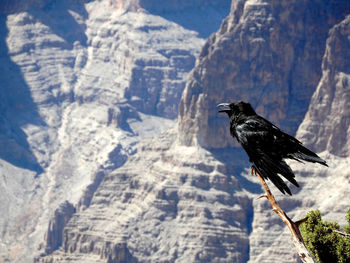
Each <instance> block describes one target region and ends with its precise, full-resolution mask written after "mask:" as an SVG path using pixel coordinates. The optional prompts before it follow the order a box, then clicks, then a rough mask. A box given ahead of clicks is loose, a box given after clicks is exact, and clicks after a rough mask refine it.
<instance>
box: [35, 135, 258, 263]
mask: <svg viewBox="0 0 350 263" xmlns="http://www.w3.org/2000/svg"><path fill="white" fill-rule="evenodd" d="M176 137H177V134H176V130H170V131H168V132H166V133H164V134H163V135H161V136H159V137H157V138H156V139H153V140H151V141H148V142H145V143H143V144H142V145H141V146H140V149H139V151H138V153H137V154H135V155H134V156H132V157H130V158H129V160H128V161H127V163H126V164H125V165H124V166H122V167H121V168H119V169H117V170H115V171H114V172H112V173H110V174H109V175H107V176H106V177H105V178H104V180H103V182H102V183H101V184H100V186H99V188H98V189H97V191H96V192H95V194H94V196H93V199H92V201H91V204H90V206H89V207H88V208H87V209H85V210H84V211H82V212H79V213H77V214H75V215H74V216H73V218H72V219H71V220H70V221H69V223H68V225H67V226H66V228H65V230H64V240H63V243H64V245H63V246H62V247H61V248H60V249H59V250H57V251H55V252H54V253H52V254H51V255H48V256H46V257H44V258H41V259H40V260H41V261H40V262H59V260H61V259H64V258H67V257H68V256H69V255H72V256H73V257H78V256H80V259H79V260H77V261H78V262H83V260H85V259H86V256H87V255H92V256H98V257H99V258H100V260H101V259H103V258H104V256H103V255H102V254H101V253H102V251H105V249H104V248H105V247H106V246H107V245H108V244H111V245H112V246H122V245H123V244H125V245H126V247H127V249H128V251H129V252H130V254H131V255H132V257H133V258H135V259H136V260H137V261H139V262H175V261H176V262H246V261H247V260H248V258H247V256H248V251H249V240H248V233H249V231H250V230H251V229H250V228H249V226H250V220H251V217H250V215H249V211H251V208H252V206H251V200H250V199H249V198H248V196H247V194H246V192H245V191H244V190H243V188H242V185H241V183H239V180H238V179H237V178H235V177H232V176H231V175H230V174H232V172H233V171H236V170H237V171H238V169H239V167H240V166H242V163H244V160H241V161H239V160H236V163H234V164H232V165H230V166H229V165H225V164H224V163H222V162H221V161H219V160H218V159H220V158H221V159H222V160H223V159H225V158H227V156H226V157H225V155H221V154H220V153H218V155H217V157H216V158H215V157H214V156H213V154H212V153H210V152H208V151H206V150H204V149H201V148H196V147H183V146H179V145H178V143H177V141H176ZM219 157H220V158H219ZM252 185H253V184H252ZM50 260H52V261H50ZM105 262H107V261H105ZM113 262H119V261H113Z"/></svg>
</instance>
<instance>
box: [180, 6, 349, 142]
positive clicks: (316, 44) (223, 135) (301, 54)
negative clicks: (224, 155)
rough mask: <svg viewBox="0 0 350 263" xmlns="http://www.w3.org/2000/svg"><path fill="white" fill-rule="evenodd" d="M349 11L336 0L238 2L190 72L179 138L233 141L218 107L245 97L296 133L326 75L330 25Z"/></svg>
mask: <svg viewBox="0 0 350 263" xmlns="http://www.w3.org/2000/svg"><path fill="white" fill-rule="evenodd" d="M340 6H341V7H340ZM348 11H349V6H348V5H347V4H346V3H343V5H341V3H332V1H304V2H303V3H300V2H299V1H243V0H240V1H233V2H232V7H231V12H230V15H229V16H228V17H227V18H226V19H225V20H224V22H223V24H222V26H221V28H220V30H219V31H218V32H217V33H216V34H213V35H212V36H211V37H210V38H209V40H208V41H207V43H206V44H205V46H204V48H203V49H202V51H201V53H200V55H199V57H198V59H197V62H196V67H195V69H194V70H193V71H192V72H191V74H190V76H189V80H188V82H187V85H186V89H185V91H184V93H183V96H182V99H181V102H180V106H179V136H180V140H181V142H182V143H183V144H185V145H196V144H199V145H201V146H203V147H207V148H224V147H226V146H228V145H233V141H232V139H231V138H230V135H229V132H228V129H227V126H226V125H225V124H224V123H225V122H226V119H224V118H218V114H217V110H216V108H215V106H216V105H217V104H218V103H220V102H222V101H223V100H225V101H235V100H236V101H237V100H244V101H248V102H250V103H251V104H252V105H253V107H254V108H256V110H257V112H258V113H260V114H262V115H263V116H265V117H266V118H268V119H269V120H271V121H272V122H274V123H275V124H278V125H279V126H282V128H283V129H284V130H285V131H287V132H289V133H291V134H294V133H295V132H296V129H297V127H298V125H299V124H300V122H301V121H302V119H303V118H304V115H305V113H306V111H307V108H308V104H309V100H310V98H311V95H312V94H313V92H314V90H315V87H316V86H317V83H318V81H319V80H320V78H321V68H320V64H321V60H322V56H323V54H324V49H325V41H326V39H327V34H328V30H329V29H330V28H331V27H332V26H333V25H334V24H335V23H336V22H337V21H340V20H341V19H343V17H344V14H346V12H348ZM321 25H322V26H321ZM316 29H317V30H316ZM225 117H226V116H225Z"/></svg>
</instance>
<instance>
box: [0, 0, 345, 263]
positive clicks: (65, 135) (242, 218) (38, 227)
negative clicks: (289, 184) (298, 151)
mask: <svg viewBox="0 0 350 263" xmlns="http://www.w3.org/2000/svg"><path fill="white" fill-rule="evenodd" d="M20 2H21V1H14V2H12V3H14V4H16V3H17V4H18V3H20ZM157 2H158V1H141V0H139V1H133V0H130V1H109V0H103V1H89V2H87V3H83V2H81V1H70V0H66V1H48V2H45V3H46V4H44V5H43V6H41V4H40V3H42V2H40V1H29V2H28V3H29V4H28V6H29V7H27V6H25V9H22V7H18V6H11V5H10V2H9V1H6V5H5V6H6V10H5V11H3V10H2V12H5V13H6V15H2V16H1V19H2V20H1V23H2V25H3V26H2V27H1V30H2V31H1V32H0V34H1V35H0V41H1V43H3V45H0V51H1V52H0V54H1V58H0V59H1V63H0V67H1V68H2V69H4V72H5V73H6V74H2V75H1V76H0V78H1V81H0V88H1V91H2V92H1V97H0V107H1V109H2V110H3V113H4V114H3V116H2V117H1V118H2V119H1V122H0V128H1V131H4V132H3V133H1V137H0V139H1V140H2V142H4V144H5V145H11V147H12V145H14V146H13V147H12V148H11V147H8V149H7V148H5V149H1V150H0V157H1V158H2V159H3V160H0V165H1V166H0V168H1V169H0V175H1V177H0V178H1V185H0V187H1V188H0V189H1V191H0V193H1V194H0V200H1V201H2V202H1V203H2V204H4V205H3V206H2V207H1V210H2V211H1V213H2V214H3V215H4V216H3V217H1V219H0V220H1V227H3V228H2V229H1V235H2V236H1V237H2V238H1V244H0V245H1V246H0V255H1V258H3V259H4V261H5V262H6V261H10V262H29V261H31V260H32V259H33V256H34V255H35V256H36V259H35V261H36V262H45V263H46V262H50V263H54V262H91V263H92V262H101V263H102V262H237V263H238V262H249V263H258V262H259V263H264V262H265V263H267V262H268V263H274V262H276V263H277V262H278V263H279V262H281V258H283V262H287V263H296V262H298V259H297V257H296V255H295V253H294V248H293V245H292V242H291V240H290V238H289V235H288V233H287V232H285V228H284V226H283V225H282V224H281V222H280V221H279V218H278V217H276V216H275V215H274V213H273V212H272V211H270V207H269V204H268V203H266V202H264V201H263V200H255V198H256V196H257V195H259V194H260V193H261V189H260V186H259V184H257V181H256V178H254V177H251V176H248V174H249V171H248V170H247V169H246V168H248V167H249V164H248V161H247V158H246V156H245V154H244V153H243V152H242V151H241V150H240V149H236V148H235V147H229V146H232V145H233V144H234V140H233V139H232V138H231V137H230V136H229V135H228V127H227V118H224V116H223V117H222V118H221V117H219V116H218V114H217V110H216V108H215V105H216V104H217V103H219V102H222V101H224V100H227V101H230V100H238V99H242V100H248V101H250V102H251V103H252V104H253V106H254V107H255V108H256V109H257V111H258V112H259V113H260V114H262V115H264V116H265V117H267V118H268V119H270V120H271V121H273V122H274V123H276V124H278V125H280V126H282V127H283V129H284V130H286V131H288V132H290V133H294V132H295V131H296V130H297V128H298V126H299V124H300V122H301V121H303V122H302V124H301V126H300V128H299V130H298V133H297V135H298V137H299V138H301V139H302V140H304V142H305V143H306V144H307V146H309V147H311V148H314V149H316V150H318V151H323V152H322V153H320V154H321V156H322V157H323V158H324V159H326V160H327V162H328V164H329V166H330V167H329V168H328V169H327V168H323V167H319V166H316V165H315V166H312V165H305V166H304V165H302V164H295V163H294V164H292V167H293V169H294V170H295V171H296V174H297V180H298V182H300V185H301V188H299V189H295V188H293V189H292V191H293V197H292V198H291V197H287V196H281V195H278V194H276V197H277V199H278V200H279V202H280V204H281V206H282V207H283V208H284V209H285V210H286V211H287V213H288V215H290V216H291V217H292V218H293V219H300V218H301V217H303V216H304V215H305V214H306V211H307V210H309V209H311V208H313V209H315V208H318V209H320V210H321V212H322V213H323V214H324V215H326V218H327V219H329V220H338V221H340V220H341V219H342V218H343V217H344V214H345V213H344V212H345V210H346V209H347V207H348V205H349V203H348V196H349V195H350V187H349V186H350V172H349V168H348V167H349V163H350V160H349V154H348V148H347V147H348V142H349V140H348V138H349V131H348V130H347V129H346V128H347V127H348V123H347V121H348V116H347V115H348V111H347V109H348V107H347V103H348V99H347V90H348V88H349V85H348V83H347V74H348V73H347V71H346V68H347V63H348V62H347V60H346V56H344V54H345V55H346V54H347V53H348V49H347V47H348V41H349V33H348V32H349V23H348V20H349V18H347V19H345V20H344V14H347V13H350V12H349V10H350V4H348V2H338V1H337V2H336V3H335V2H334V3H333V1H317V0H316V1H311V0H310V1H303V3H300V1H298V2H297V1H277V0H276V1H274V0H271V1H266V0H264V1H263V0H261V1H260V0H258V1H256V0H255V1H253V0H249V1H243V0H237V1H233V2H232V5H231V12H230V14H229V16H228V17H227V18H226V19H225V20H224V22H223V23H222V25H221V28H220V29H219V31H218V32H217V33H216V34H214V35H212V36H211V37H210V38H209V40H208V41H207V42H206V43H205V44H204V39H203V38H202V36H204V35H209V31H210V30H209V31H206V32H204V31H199V29H198V28H199V27H200V26H198V25H201V19H202V20H203V19H205V20H208V19H207V18H208V17H211V16H212V15H213V14H216V15H215V16H214V17H215V18H216V19H217V18H218V17H220V14H221V15H222V14H223V13H222V8H223V7H224V6H225V1H207V2H205V3H203V2H202V1H197V0H193V1H181V4H179V1H167V2H166V4H164V5H158V4H157ZM30 3H32V4H33V6H32V5H30ZM226 3H227V2H226ZM38 4H39V7H38ZM199 5H202V6H203V9H202V10H200V11H198V12H195V11H193V10H199V9H197V8H194V9H193V10H192V11H191V8H193V7H198V6H199ZM34 7H35V8H34ZM18 8H19V9H18ZM216 8H218V9H216ZM24 10H26V11H25V12H24ZM171 10H173V11H171ZM215 10H221V11H217V12H216V11H215ZM204 14H205V15H204ZM184 18H188V19H184ZM180 21H182V22H180ZM183 21H189V22H187V23H185V22H183ZM206 23H207V22H206ZM213 24H214V23H213ZM193 29H196V30H198V31H193ZM330 29H331V31H329V30H330ZM201 30H203V28H202V29H201ZM196 32H197V33H196ZM328 33H329V38H328V41H327V45H326V39H327V37H328ZM19 37H20V39H19ZM202 44H204V47H203V48H202V51H201V52H200V54H199V49H200V46H201V45H202ZM325 50H326V52H325V55H324V51H325ZM198 54H199V57H198V59H197V61H196V63H195V64H194V58H195V57H196V56H197V55H198ZM323 55H324V59H323V68H322V69H321V60H322V56H323ZM193 65H194V66H195V68H194V70H193V71H192V73H191V74H190V76H189V78H188V80H187V84H186V88H185V91H184V92H183V93H182V99H181V102H180V105H179V115H178V127H177V126H176V124H175V121H174V120H173V119H171V118H173V117H174V116H176V112H177V103H178V101H177V100H178V99H180V94H181V92H182V89H183V88H184V84H185V81H186V78H187V72H188V70H189V69H190V68H191V67H192V66H193ZM8 66H10V67H8ZM13 79H14V80H13ZM318 82H319V85H318V88H317V90H316V92H315V93H314V90H315V87H316V86H317V83H318ZM322 83H323V84H322ZM12 87H15V88H16V89H15V90H16V91H17V89H18V93H14V92H13V90H12ZM313 93H314V95H313V96H312V94H313ZM318 94H321V95H322V96H320V95H318ZM310 98H311V104H310V105H309V100H310ZM320 101H321V102H322V104H320V108H318V105H319V102H320ZM338 101H339V103H338ZM308 109H309V112H308V113H307V114H306V117H305V119H304V120H303V118H304V114H305V113H306V111H307V110H308ZM327 114H331V116H333V117H328V116H327ZM164 117H167V118H164ZM169 118H170V119H169ZM323 120H326V121H323ZM224 123H225V125H224ZM330 125H333V126H330ZM331 127H336V128H337V129H335V128H331ZM344 127H345V129H343V128H344ZM169 128H172V129H169ZM164 131H166V132H164ZM162 132H164V133H162ZM315 134H316V135H318V137H317V138H319V139H314V137H312V136H315ZM152 137H154V138H152ZM337 137H338V138H339V137H340V138H341V140H342V143H339V141H337V140H336V138H337ZM141 139H142V140H144V141H143V142H142V143H141V144H139V141H140V140H141ZM11 143H12V144H11ZM136 145H138V146H136ZM10 150H11V151H10ZM1 151H3V152H1ZM6 151H9V152H6ZM1 154H2V155H1ZM3 156H4V157H3ZM5 156H6V158H8V159H6V158H5ZM8 156H9V157H8ZM23 158H24V160H25V161H22V159H23ZM4 160H5V161H4ZM271 188H272V191H274V192H275V189H274V188H273V186H272V187H271ZM65 200H69V203H65V204H64V205H63V206H61V209H58V210H56V208H57V207H59V204H61V203H62V202H64V201H65ZM71 204H74V205H71ZM74 210H76V213H74V214H73V212H74ZM55 211H56V213H55ZM49 218H52V219H51V223H50V224H49ZM69 218H70V219H69ZM47 226H49V228H48V231H47V234H46V240H44V232H45V231H46V230H47ZM43 240H44V243H45V244H42V245H41V246H40V247H41V248H42V249H41V251H37V247H38V245H39V243H40V241H41V242H43ZM45 248H46V254H45ZM33 251H34V252H33ZM39 253H44V254H41V255H40V254H39Z"/></svg>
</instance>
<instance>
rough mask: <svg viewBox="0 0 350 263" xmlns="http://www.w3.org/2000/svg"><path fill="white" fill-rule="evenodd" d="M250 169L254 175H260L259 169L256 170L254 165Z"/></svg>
mask: <svg viewBox="0 0 350 263" xmlns="http://www.w3.org/2000/svg"><path fill="white" fill-rule="evenodd" d="M250 169H251V173H252V176H254V175H255V176H257V175H258V171H257V170H256V168H255V166H254V165H252V167H251V168H250Z"/></svg>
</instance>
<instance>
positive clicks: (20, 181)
mask: <svg viewBox="0 0 350 263" xmlns="http://www.w3.org/2000/svg"><path fill="white" fill-rule="evenodd" d="M129 2H130V5H129V7H130V8H123V5H124V6H127V4H128V3H129ZM189 2H190V1H188V2H186V8H187V9H188V10H190V11H191V12H187V15H189V14H190V13H192V14H193V20H191V21H192V22H193V24H196V23H197V24H199V21H200V19H202V18H203V17H206V16H207V14H208V12H209V13H211V12H215V10H216V13H215V14H216V17H215V19H214V20H215V21H212V22H213V23H212V24H213V26H212V27H211V28H212V29H213V28H214V27H216V28H215V30H217V28H218V27H219V25H220V22H221V20H222V18H223V17H224V16H226V15H227V13H228V12H229V10H228V9H226V10H224V8H223V6H222V3H224V2H226V6H227V5H229V1H228V0H226V1H218V2H217V3H214V2H213V3H209V2H211V1H208V4H205V8H204V9H201V10H200V12H198V13H196V11H195V10H194V9H192V10H191V8H190V6H188V4H189ZM193 4H198V3H196V1H193ZM147 5H151V1H147ZM142 6H143V5H142V4H138V5H135V3H133V2H132V1H109V0H103V1H74V0H64V1H54V0H53V1H41V0H33V1H20V0H19V1H4V2H3V3H2V4H1V7H0V69H1V72H2V74H0V91H1V92H0V94H1V95H0V109H1V113H2V115H1V118H0V142H1V145H2V147H1V149H0V158H1V160H0V164H1V167H0V174H1V184H0V190H1V191H0V199H1V200H3V201H4V202H2V204H3V205H2V206H1V207H0V212H1V214H2V215H4V216H3V217H2V218H1V225H0V229H1V231H0V233H1V238H0V240H1V242H0V258H1V259H4V260H5V261H6V260H7V261H10V262H29V261H31V259H32V258H33V255H34V254H37V253H39V252H38V251H37V248H38V246H39V244H40V242H42V241H43V238H44V233H45V231H46V230H47V226H48V223H49V219H50V218H51V217H52V218H54V211H55V210H56V209H57V208H58V207H59V205H60V204H61V203H63V202H64V201H65V200H69V202H70V203H72V204H74V206H75V207H76V209H77V210H83V209H85V208H86V207H88V206H89V204H90V202H91V198H92V196H93V193H94V191H95V190H96V189H97V188H98V186H99V184H100V183H101V181H102V179H103V177H104V176H105V175H106V174H108V173H109V172H111V171H112V170H114V169H116V168H117V167H119V166H121V165H123V164H124V163H125V162H126V160H127V158H128V156H129V155H132V154H134V153H135V149H136V145H137V144H138V142H139V141H140V140H141V139H143V138H147V137H152V136H155V135H156V134H159V133H160V132H162V131H164V130H166V129H168V128H169V127H172V126H174V125H175V120H174V118H175V117H176V114H177V105H178V101H179V99H180V96H181V93H182V90H183V89H184V86H185V81H186V77H187V74H188V71H189V70H190V69H191V68H192V67H193V65H194V62H195V57H196V56H197V54H198V53H199V49H200V47H201V46H202V45H203V43H204V39H203V34H204V33H205V34H207V35H209V34H210V33H211V31H210V28H209V29H205V30H203V32H201V33H199V32H196V31H194V30H193V29H195V27H194V28H191V27H188V28H186V27H184V26H183V25H180V24H178V23H176V19H178V18H181V14H179V13H176V12H177V11H178V10H181V7H180V6H178V7H177V8H176V10H175V11H174V12H171V8H172V6H174V5H170V4H169V6H168V7H167V9H166V11H167V14H168V15H170V16H172V20H170V19H168V18H166V17H165V16H162V15H161V14H153V13H152V10H145V8H144V7H142ZM224 6H225V5H224ZM183 8H185V7H183ZM174 13H176V15H173V14H174ZM189 25H191V23H189ZM213 30H214V29H213ZM53 220H54V219H53ZM61 232H62V229H61ZM55 235H56V234H55ZM57 235H59V233H58V232H57ZM52 245H53V247H55V246H56V245H55V244H52ZM41 247H44V245H41ZM108 249H110V250H111V251H112V250H113V251H114V250H118V249H119V248H117V247H110V248H108ZM108 249H107V250H108ZM107 250H106V251H107ZM106 253H107V252H106ZM125 255H127V253H126V252H125Z"/></svg>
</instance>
